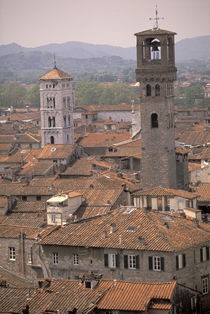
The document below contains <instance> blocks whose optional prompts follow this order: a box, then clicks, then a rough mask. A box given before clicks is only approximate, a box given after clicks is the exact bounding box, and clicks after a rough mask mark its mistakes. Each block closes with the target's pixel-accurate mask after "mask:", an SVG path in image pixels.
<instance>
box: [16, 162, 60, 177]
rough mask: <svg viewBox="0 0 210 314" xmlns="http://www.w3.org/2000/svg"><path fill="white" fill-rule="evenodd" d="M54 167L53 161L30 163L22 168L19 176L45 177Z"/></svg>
mask: <svg viewBox="0 0 210 314" xmlns="http://www.w3.org/2000/svg"><path fill="white" fill-rule="evenodd" d="M53 167H54V164H53V161H41V162H39V161H37V160H33V161H30V162H28V163H27V164H25V165H24V166H23V167H22V170H21V171H20V172H19V175H29V176H31V175H32V176H44V175H46V173H48V171H50V170H51V169H52V168H53Z"/></svg>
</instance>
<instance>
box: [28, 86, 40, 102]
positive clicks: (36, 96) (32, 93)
mask: <svg viewBox="0 0 210 314" xmlns="http://www.w3.org/2000/svg"><path fill="white" fill-rule="evenodd" d="M27 100H28V101H29V102H30V103H31V104H32V106H36V107H38V106H39V105H40V92H39V85H35V86H34V87H32V88H31V89H30V90H29V91H28V93H27Z"/></svg>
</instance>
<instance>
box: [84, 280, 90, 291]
mask: <svg viewBox="0 0 210 314" xmlns="http://www.w3.org/2000/svg"><path fill="white" fill-rule="evenodd" d="M85 288H88V289H91V281H85Z"/></svg>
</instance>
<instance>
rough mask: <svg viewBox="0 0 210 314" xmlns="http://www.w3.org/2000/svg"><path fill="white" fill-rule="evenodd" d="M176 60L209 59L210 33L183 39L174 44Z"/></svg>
mask: <svg viewBox="0 0 210 314" xmlns="http://www.w3.org/2000/svg"><path fill="white" fill-rule="evenodd" d="M175 55H176V62H183V61H190V60H203V61H204V60H206V61H210V35H208V36H202V37H194V38H187V39H183V40H181V41H179V42H177V44H176V54H175Z"/></svg>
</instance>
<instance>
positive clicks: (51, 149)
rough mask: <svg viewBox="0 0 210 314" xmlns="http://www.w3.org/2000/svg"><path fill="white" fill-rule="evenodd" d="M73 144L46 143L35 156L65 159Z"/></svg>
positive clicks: (70, 152) (69, 153)
mask: <svg viewBox="0 0 210 314" xmlns="http://www.w3.org/2000/svg"><path fill="white" fill-rule="evenodd" d="M72 150H73V145H70V144H66V145H62V144H56V145H55V144H47V145H45V147H44V148H43V149H42V151H41V153H40V154H39V155H38V156H37V158H38V159H66V158H69V156H70V155H71V154H72Z"/></svg>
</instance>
